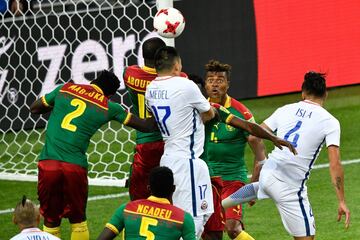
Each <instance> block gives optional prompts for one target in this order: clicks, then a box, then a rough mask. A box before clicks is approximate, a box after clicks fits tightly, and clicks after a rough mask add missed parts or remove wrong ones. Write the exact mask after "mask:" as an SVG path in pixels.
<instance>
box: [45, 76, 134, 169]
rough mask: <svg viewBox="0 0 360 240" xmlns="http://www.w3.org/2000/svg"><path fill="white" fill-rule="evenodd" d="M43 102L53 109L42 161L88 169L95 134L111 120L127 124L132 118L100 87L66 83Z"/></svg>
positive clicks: (46, 96) (47, 95)
mask: <svg viewBox="0 0 360 240" xmlns="http://www.w3.org/2000/svg"><path fill="white" fill-rule="evenodd" d="M41 100H42V102H43V104H44V105H46V106H52V107H53V109H52V112H51V115H50V118H49V121H48V125H47V129H46V139H45V146H44V147H43V150H42V152H41V154H40V157H39V160H40V161H41V160H45V159H53V160H59V161H64V162H69V163H73V164H77V165H80V166H82V167H84V168H87V167H88V163H87V157H86V151H87V148H88V146H89V143H90V139H91V137H92V136H93V135H94V133H95V132H96V131H97V130H98V129H99V128H100V127H101V126H102V125H103V124H105V123H107V122H109V121H110V120H116V121H118V122H120V123H123V124H126V123H127V122H128V121H129V119H130V116H131V114H129V113H128V112H126V111H125V110H124V108H123V107H121V106H120V105H119V104H117V103H114V102H110V101H109V100H108V98H107V97H106V96H105V95H104V94H103V92H102V90H101V89H100V88H99V87H98V86H96V85H79V84H73V83H66V84H65V85H61V86H59V87H57V88H56V89H55V90H53V91H52V92H50V93H48V94H46V95H45V96H43V97H42V98H41Z"/></svg>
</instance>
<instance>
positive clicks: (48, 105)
mask: <svg viewBox="0 0 360 240" xmlns="http://www.w3.org/2000/svg"><path fill="white" fill-rule="evenodd" d="M41 102H42V104H43V105H44V106H45V107H51V106H50V104H48V103H47V102H46V99H45V96H42V97H41Z"/></svg>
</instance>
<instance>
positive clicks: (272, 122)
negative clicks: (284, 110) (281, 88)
mask: <svg viewBox="0 0 360 240" xmlns="http://www.w3.org/2000/svg"><path fill="white" fill-rule="evenodd" d="M280 115H281V108H278V109H276V111H275V112H274V113H273V114H271V116H270V117H268V118H267V119H265V120H264V123H265V124H266V126H268V127H269V128H270V129H271V131H275V130H276V129H278V127H279V124H280V123H279V119H281V118H280Z"/></svg>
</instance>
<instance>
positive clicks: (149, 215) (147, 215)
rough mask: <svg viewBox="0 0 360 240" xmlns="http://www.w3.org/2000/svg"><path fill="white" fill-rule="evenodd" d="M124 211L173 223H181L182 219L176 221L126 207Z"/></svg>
mask: <svg viewBox="0 0 360 240" xmlns="http://www.w3.org/2000/svg"><path fill="white" fill-rule="evenodd" d="M124 212H127V213H131V214H135V215H142V216H146V217H152V218H154V217H155V218H157V219H161V220H165V221H169V222H174V223H179V224H183V221H177V220H174V219H170V218H163V217H160V216H154V215H151V214H145V213H140V212H134V211H130V210H127V209H124Z"/></svg>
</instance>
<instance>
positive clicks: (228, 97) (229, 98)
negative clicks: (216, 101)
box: [224, 94, 231, 108]
mask: <svg viewBox="0 0 360 240" xmlns="http://www.w3.org/2000/svg"><path fill="white" fill-rule="evenodd" d="M229 107H231V97H230V96H229V95H227V94H226V100H225V104H224V108H229Z"/></svg>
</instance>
